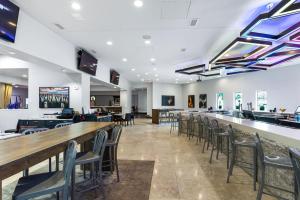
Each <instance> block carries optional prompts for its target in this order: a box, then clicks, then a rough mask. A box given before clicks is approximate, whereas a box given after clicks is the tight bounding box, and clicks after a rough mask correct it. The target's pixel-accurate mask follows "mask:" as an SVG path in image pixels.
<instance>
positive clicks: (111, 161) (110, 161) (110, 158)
mask: <svg viewBox="0 0 300 200" xmlns="http://www.w3.org/2000/svg"><path fill="white" fill-rule="evenodd" d="M109 165H110V173H113V160H112V148H111V147H109Z"/></svg>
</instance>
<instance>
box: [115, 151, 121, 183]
mask: <svg viewBox="0 0 300 200" xmlns="http://www.w3.org/2000/svg"><path fill="white" fill-rule="evenodd" d="M114 163H115V166H116V171H117V181H118V182H120V175H119V164H118V155H117V150H116V149H115V158H114Z"/></svg>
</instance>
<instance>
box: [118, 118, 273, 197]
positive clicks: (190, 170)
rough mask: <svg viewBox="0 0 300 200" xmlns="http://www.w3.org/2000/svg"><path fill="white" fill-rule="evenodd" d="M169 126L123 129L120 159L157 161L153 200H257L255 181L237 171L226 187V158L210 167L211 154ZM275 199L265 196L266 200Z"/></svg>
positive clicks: (148, 124) (142, 123)
mask: <svg viewBox="0 0 300 200" xmlns="http://www.w3.org/2000/svg"><path fill="white" fill-rule="evenodd" d="M169 130H170V128H169V125H153V124H151V121H149V120H141V119H140V120H137V123H136V125H135V126H132V127H127V128H124V132H123V135H122V138H121V141H120V146H119V159H132V160H155V169H154V173H153V178H152V186H151V192H150V200H179V199H180V200H254V199H256V192H254V191H253V190H252V179H251V177H250V176H248V175H247V174H246V173H244V171H242V170H241V169H240V168H235V170H234V176H232V178H231V183H230V184H226V176H227V170H226V157H225V156H224V155H221V156H220V159H219V160H213V163H212V164H209V163H208V159H209V155H210V154H209V152H206V153H204V154H202V153H201V147H202V144H196V140H191V141H189V140H187V138H186V136H183V135H182V136H177V132H173V134H172V135H170V131H169ZM267 199H272V198H270V197H267V196H264V200H267Z"/></svg>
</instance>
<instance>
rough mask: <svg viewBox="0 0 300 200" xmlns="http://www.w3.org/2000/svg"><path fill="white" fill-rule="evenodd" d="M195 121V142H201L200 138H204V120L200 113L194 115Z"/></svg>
mask: <svg viewBox="0 0 300 200" xmlns="http://www.w3.org/2000/svg"><path fill="white" fill-rule="evenodd" d="M196 121H197V126H198V134H197V143H199V142H201V140H202V139H204V135H203V128H204V122H203V119H202V117H201V115H198V116H197V117H196Z"/></svg>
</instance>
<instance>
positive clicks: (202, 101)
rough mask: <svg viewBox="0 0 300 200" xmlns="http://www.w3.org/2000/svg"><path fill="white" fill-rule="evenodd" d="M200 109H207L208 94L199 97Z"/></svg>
mask: <svg viewBox="0 0 300 200" xmlns="http://www.w3.org/2000/svg"><path fill="white" fill-rule="evenodd" d="M199 108H207V94H200V95H199Z"/></svg>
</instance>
